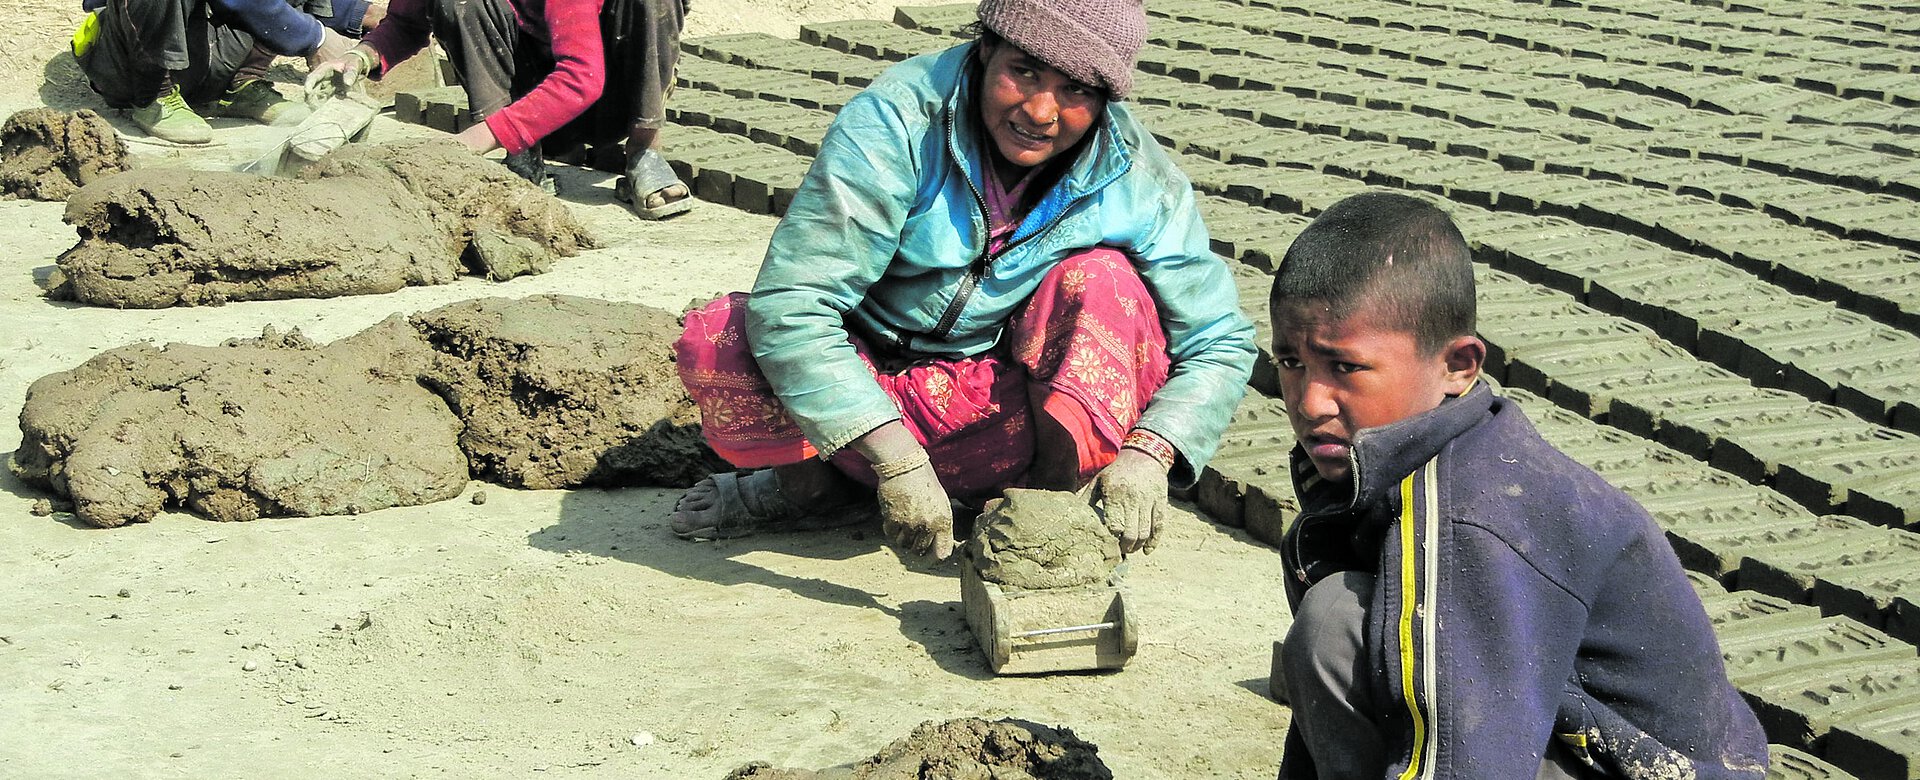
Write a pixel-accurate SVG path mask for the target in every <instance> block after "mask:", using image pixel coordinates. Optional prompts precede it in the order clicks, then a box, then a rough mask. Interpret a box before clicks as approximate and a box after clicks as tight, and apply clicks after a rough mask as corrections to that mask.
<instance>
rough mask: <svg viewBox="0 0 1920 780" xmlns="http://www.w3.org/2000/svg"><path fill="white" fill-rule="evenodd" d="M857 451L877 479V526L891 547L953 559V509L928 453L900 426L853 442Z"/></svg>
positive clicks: (889, 426) (886, 427)
mask: <svg viewBox="0 0 1920 780" xmlns="http://www.w3.org/2000/svg"><path fill="white" fill-rule="evenodd" d="M852 447H853V449H854V451H855V452H858V453H860V454H861V455H864V456H866V458H867V462H868V463H871V464H873V473H874V474H875V475H877V476H879V477H880V485H879V487H877V488H876V489H875V491H876V492H877V493H878V494H879V495H878V498H879V500H880V527H881V530H883V531H885V532H886V534H887V538H889V539H892V540H893V543H894V546H896V547H899V548H900V549H902V550H909V551H912V552H913V553H915V554H918V555H928V554H932V555H933V557H935V558H937V559H940V560H945V559H946V558H947V557H949V556H951V555H953V547H954V544H953V505H952V504H951V503H950V502H949V501H948V500H947V489H946V487H944V486H942V485H941V484H940V478H939V476H938V475H936V474H935V473H934V471H933V462H932V461H931V460H929V459H928V458H927V450H926V448H925V447H923V446H921V444H920V442H919V441H918V440H916V439H914V438H913V434H912V433H909V432H908V431H907V428H906V426H905V425H903V424H901V423H900V422H899V421H897V420H896V421H894V422H891V423H887V424H886V425H883V426H880V427H879V428H875V429H874V430H872V431H869V432H868V433H867V434H866V435H864V436H861V437H860V438H859V439H857V440H855V441H854V443H853V445H852Z"/></svg>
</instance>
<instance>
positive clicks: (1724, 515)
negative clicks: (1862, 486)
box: [1623, 475, 1813, 587]
mask: <svg viewBox="0 0 1920 780" xmlns="http://www.w3.org/2000/svg"><path fill="white" fill-rule="evenodd" d="M1722 477H1724V475H1722ZM1728 482H1731V480H1728ZM1743 487H1745V486H1741V485H1735V484H1723V485H1720V486H1719V487H1718V489H1701V490H1695V491H1691V492H1690V493H1674V494H1668V495H1662V496H1658V497H1656V498H1654V499H1642V498H1641V497H1640V495H1639V494H1638V493H1636V492H1635V491H1628V494H1629V495H1633V496H1634V497H1635V499H1638V500H1640V502H1641V504H1642V505H1644V506H1646V507H1647V511H1649V512H1651V513H1652V514H1653V516H1654V519H1655V520H1657V521H1659V523H1660V526H1661V527H1662V528H1664V529H1666V531H1667V540H1668V542H1670V543H1671V544H1672V545H1673V551H1674V554H1675V555H1676V556H1678V557H1679V558H1680V563H1681V565H1683V566H1685V567H1687V569H1688V570H1690V571H1697V572H1703V573H1706V574H1711V575H1713V576H1715V577H1719V578H1727V577H1730V576H1732V575H1735V574H1737V573H1738V572H1739V571H1740V568H1741V566H1742V565H1743V564H1744V563H1745V561H1746V559H1747V557H1748V555H1749V554H1750V553H1751V551H1752V549H1753V548H1752V545H1753V544H1754V542H1755V540H1758V539H1769V538H1783V537H1785V536H1787V535H1789V534H1792V533H1793V532H1794V531H1795V529H1800V528H1807V527H1809V526H1810V525H1812V522H1813V518H1812V516H1811V515H1809V514H1807V513H1806V511H1805V510H1804V509H1800V507H1797V506H1793V505H1792V504H1791V503H1789V502H1787V500H1786V499H1785V498H1783V497H1781V496H1780V495H1779V494H1777V493H1771V491H1769V492H1767V493H1758V492H1755V491H1756V489H1754V488H1747V489H1745V490H1742V488H1743ZM1674 488H1675V489H1676V490H1685V486H1682V485H1674ZM1623 489H1624V487H1623ZM1791 510H1799V513H1798V514H1794V513H1793V512H1792V511H1791ZM1742 586H1743V587H1744V583H1743V584H1742Z"/></svg>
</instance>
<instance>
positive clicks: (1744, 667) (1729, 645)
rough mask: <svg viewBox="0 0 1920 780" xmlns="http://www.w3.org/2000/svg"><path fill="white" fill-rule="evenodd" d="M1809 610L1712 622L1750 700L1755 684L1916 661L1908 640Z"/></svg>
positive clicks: (1732, 675)
mask: <svg viewBox="0 0 1920 780" xmlns="http://www.w3.org/2000/svg"><path fill="white" fill-rule="evenodd" d="M1813 614H1814V613H1810V612H1809V613H1797V612H1794V613H1789V614H1788V615H1786V616H1782V617H1778V618H1769V619H1765V620H1756V621H1744V623H1743V624H1742V623H1722V624H1720V625H1719V626H1718V627H1717V630H1716V631H1715V633H1716V634H1717V635H1718V636H1719V639H1720V651H1721V655H1722V656H1723V657H1724V658H1725V659H1726V664H1727V676H1728V678H1729V679H1731V680H1732V681H1733V683H1734V685H1735V686H1736V687H1738V688H1739V689H1740V690H1741V691H1742V692H1743V693H1748V701H1749V702H1750V703H1756V704H1757V703H1759V702H1757V701H1756V700H1755V698H1754V697H1753V696H1752V694H1751V693H1749V692H1750V691H1753V690H1754V689H1756V688H1758V687H1759V686H1763V685H1770V684H1772V685H1791V684H1793V682H1795V681H1803V682H1802V684H1804V681H1808V680H1813V679H1818V678H1820V677H1824V676H1826V675H1829V674H1831V673H1833V672H1835V671H1838V670H1840V669H1844V668H1848V667H1861V666H1866V665H1869V664H1875V663H1905V664H1912V663H1914V661H1915V652H1914V647H1913V645H1909V644H1906V643H1904V642H1900V641H1897V640H1895V639H1894V638H1893V637H1890V636H1887V634H1886V633H1885V632H1882V631H1878V630H1876V629H1873V628H1869V627H1867V626H1863V625H1860V624H1859V623H1857V622H1854V621H1852V620H1849V619H1847V618H1843V617H1827V618H1819V619H1817V620H1816V619H1813ZM1756 714H1759V713H1758V712H1756ZM1763 717H1765V716H1763ZM1763 725H1772V724H1764V723H1763ZM1796 747H1802V748H1805V747H1808V746H1805V745H1797V746H1796Z"/></svg>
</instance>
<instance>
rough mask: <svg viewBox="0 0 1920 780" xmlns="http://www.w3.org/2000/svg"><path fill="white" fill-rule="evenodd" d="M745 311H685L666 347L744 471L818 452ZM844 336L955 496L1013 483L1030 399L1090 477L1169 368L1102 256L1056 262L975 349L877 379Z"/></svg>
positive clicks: (1029, 448)
mask: <svg viewBox="0 0 1920 780" xmlns="http://www.w3.org/2000/svg"><path fill="white" fill-rule="evenodd" d="M746 302H747V295H746V293H731V294H728V295H724V296H721V297H720V298H718V299H715V300H714V301H713V302H711V303H708V304H707V305H706V306H704V307H701V308H700V309H697V310H694V311H692V312H689V313H688V314H687V322H686V330H685V332H684V333H682V334H681V337H680V340H679V341H678V342H676V343H675V344H674V349H675V352H676V355H677V360H678V362H679V370H680V381H681V382H682V383H684V384H685V385H686V387H687V392H688V394H690V395H691V396H692V397H693V400H694V401H695V402H696V403H698V404H699V406H700V415H701V423H702V429H703V431H704V433H705V436H706V439H707V443H708V444H710V445H712V446H713V449H714V451H715V452H717V453H719V454H720V456H721V457H723V458H726V459H727V462H729V463H732V464H733V465H735V466H737V467H740V468H762V467H766V466H778V465H783V464H788V463H797V462H799V461H801V460H804V459H806V458H810V457H815V456H816V455H818V450H816V449H815V448H814V446H813V445H812V444H811V443H809V442H808V441H807V440H806V437H805V436H804V435H802V434H801V432H800V428H799V426H797V425H795V424H794V422H793V419H792V418H791V417H789V416H788V415H787V412H786V409H785V408H783V407H782V406H781V404H780V400H779V399H778V398H776V397H775V396H774V394H773V389H772V388H771V387H769V386H768V385H767V380H766V377H764V376H762V375H761V373H760V369H759V366H758V365H757V364H755V362H754V359H753V354H752V353H751V352H750V351H749V350H748V348H747V339H746V331H745V320H746ZM848 340H849V341H851V342H852V343H853V345H854V348H855V349H856V350H858V351H859V352H860V356H861V358H862V359H863V360H865V361H866V363H867V367H868V369H869V370H872V371H873V373H874V379H875V380H876V381H878V382H879V383H880V387H881V388H882V389H883V390H885V391H886V393H887V395H889V396H891V397H892V398H893V400H894V403H895V404H896V405H898V406H899V408H900V418H901V421H902V422H904V423H905V424H906V426H907V429H908V430H909V431H912V432H913V435H914V437H915V438H917V439H919V440H920V442H921V443H922V444H925V445H926V447H927V453H928V455H930V456H931V457H932V458H933V467H934V470H935V472H936V473H938V474H939V475H940V481H941V482H942V483H943V484H944V485H945V486H946V488H947V491H948V492H949V493H951V494H952V495H953V496H954V497H955V498H960V499H963V500H964V499H973V498H979V497H985V496H990V495H994V494H997V493H998V492H1000V491H1002V490H1004V489H1006V488H1008V487H1011V486H1016V485H1019V484H1020V483H1021V481H1022V479H1023V478H1024V477H1025V475H1026V473H1027V469H1028V467H1029V466H1030V465H1031V464H1032V462H1033V458H1034V434H1033V418H1034V414H1035V404H1036V403H1037V404H1038V411H1039V413H1042V414H1046V415H1048V416H1049V417H1050V418H1051V419H1053V420H1054V421H1056V422H1058V423H1059V424H1060V426H1061V427H1062V428H1064V429H1065V430H1066V431H1067V432H1068V434H1069V435H1070V436H1071V438H1072V439H1073V442H1074V447H1075V452H1074V455H1075V457H1076V458H1077V460H1078V461H1079V467H1080V477H1081V479H1082V480H1083V481H1084V480H1086V479H1089V478H1091V477H1092V476H1093V474H1094V473H1095V472H1098V471H1099V470H1100V469H1101V468H1104V467H1105V466H1106V465H1107V464H1108V463H1111V462H1113V458H1114V456H1115V455H1117V454H1119V451H1120V439H1121V437H1123V436H1125V435H1126V433H1127V430H1128V429H1129V428H1132V427H1133V424H1134V423H1135V422H1136V421H1138V420H1139V419H1140V413H1141V411H1143V410H1145V409H1146V408H1147V402H1148V401H1150V400H1152V398H1153V394H1154V393H1155V392H1157V391H1159V389H1160V388H1161V386H1163V385H1165V384H1166V382H1167V371H1168V367H1169V360H1168V357H1167V337H1166V333H1165V332H1164V331H1163V330H1162V329H1161V327H1160V314H1159V309H1158V307H1156V306H1155V305H1154V302H1153V297H1152V296H1151V295H1150V294H1149V293H1148V292H1147V289H1146V285H1145V284H1144V283H1142V282H1141V280H1140V275H1139V274H1138V273H1137V272H1135V271H1134V269H1133V265H1132V263H1130V262H1129V261H1128V260H1127V257H1126V255H1124V254H1122V253H1120V252H1118V251H1115V250H1112V249H1090V250H1087V251H1085V252H1081V253H1079V254H1076V255H1072V256H1070V257H1068V258H1067V259H1065V260H1062V261H1061V262H1060V264H1059V265H1058V266H1055V267H1054V268H1053V270H1051V271H1049V272H1048V273H1047V275H1046V277H1045V278H1043V279H1042V280H1041V282H1040V286H1039V288H1038V289H1036V290H1035V291H1034V294H1033V297H1032V298H1030V299H1028V300H1027V302H1026V303H1025V304H1023V305H1022V306H1021V307H1020V309H1019V310H1017V311H1016V312H1015V313H1014V316H1013V319H1012V321H1011V322H1009V323H1008V333H1007V337H1006V339H1005V340H1004V341H1003V342H1002V343H1001V345H999V346H997V347H995V348H994V349H993V350H990V351H988V352H986V353H984V354H981V355H977V356H974V357H968V358H961V359H957V360H948V359H935V358H929V359H923V360H919V361H915V362H913V363H912V364H910V365H908V366H906V367H905V368H902V369H898V370H881V369H879V368H876V367H875V364H874V361H873V357H872V356H873V354H874V353H873V351H872V349H871V348H870V347H869V346H868V345H867V344H865V343H864V342H862V341H861V340H860V339H859V338H858V337H853V336H849V338H848ZM830 460H831V462H832V463H833V464H834V465H835V466H837V467H839V468H840V469H841V470H842V471H844V472H845V473H846V474H847V475H848V476H850V477H852V478H854V479H855V480H858V481H860V482H862V483H865V484H867V485H872V484H874V483H875V481H876V480H875V478H874V475H873V471H872V470H871V469H870V468H868V466H867V463H866V460H865V459H864V458H862V457H860V456H859V455H858V454H857V453H854V452H853V451H851V450H841V451H839V452H836V453H834V455H833V457H832V458H831V459H830Z"/></svg>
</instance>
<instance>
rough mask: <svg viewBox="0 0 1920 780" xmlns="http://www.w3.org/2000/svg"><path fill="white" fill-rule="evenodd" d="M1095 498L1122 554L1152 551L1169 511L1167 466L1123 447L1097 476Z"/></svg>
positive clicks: (1095, 479)
mask: <svg viewBox="0 0 1920 780" xmlns="http://www.w3.org/2000/svg"><path fill="white" fill-rule="evenodd" d="M1093 499H1094V500H1095V501H1098V502H1100V504H1101V505H1102V510H1103V511H1104V512H1105V514H1106V518H1107V530H1109V531H1112V532H1113V535H1114V536H1117V537H1119V538H1120V551H1121V552H1123V553H1130V552H1136V551H1145V552H1153V548H1154V545H1156V544H1157V543H1158V542H1159V535H1160V522H1161V520H1162V519H1163V518H1164V517H1165V516H1166V513H1167V511H1168V510H1167V467H1166V466H1165V465H1163V464H1162V463H1161V462H1160V460H1159V459H1157V458H1155V457H1154V456H1152V455H1149V454H1147V453H1145V452H1141V451H1140V450H1136V449H1132V448H1130V447H1122V448H1121V449H1120V454H1119V455H1118V456H1116V457H1115V458H1114V459H1113V462H1112V463H1109V464H1107V467H1106V468H1104V469H1101V470H1100V473H1099V474H1096V475H1094V477H1093Z"/></svg>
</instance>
